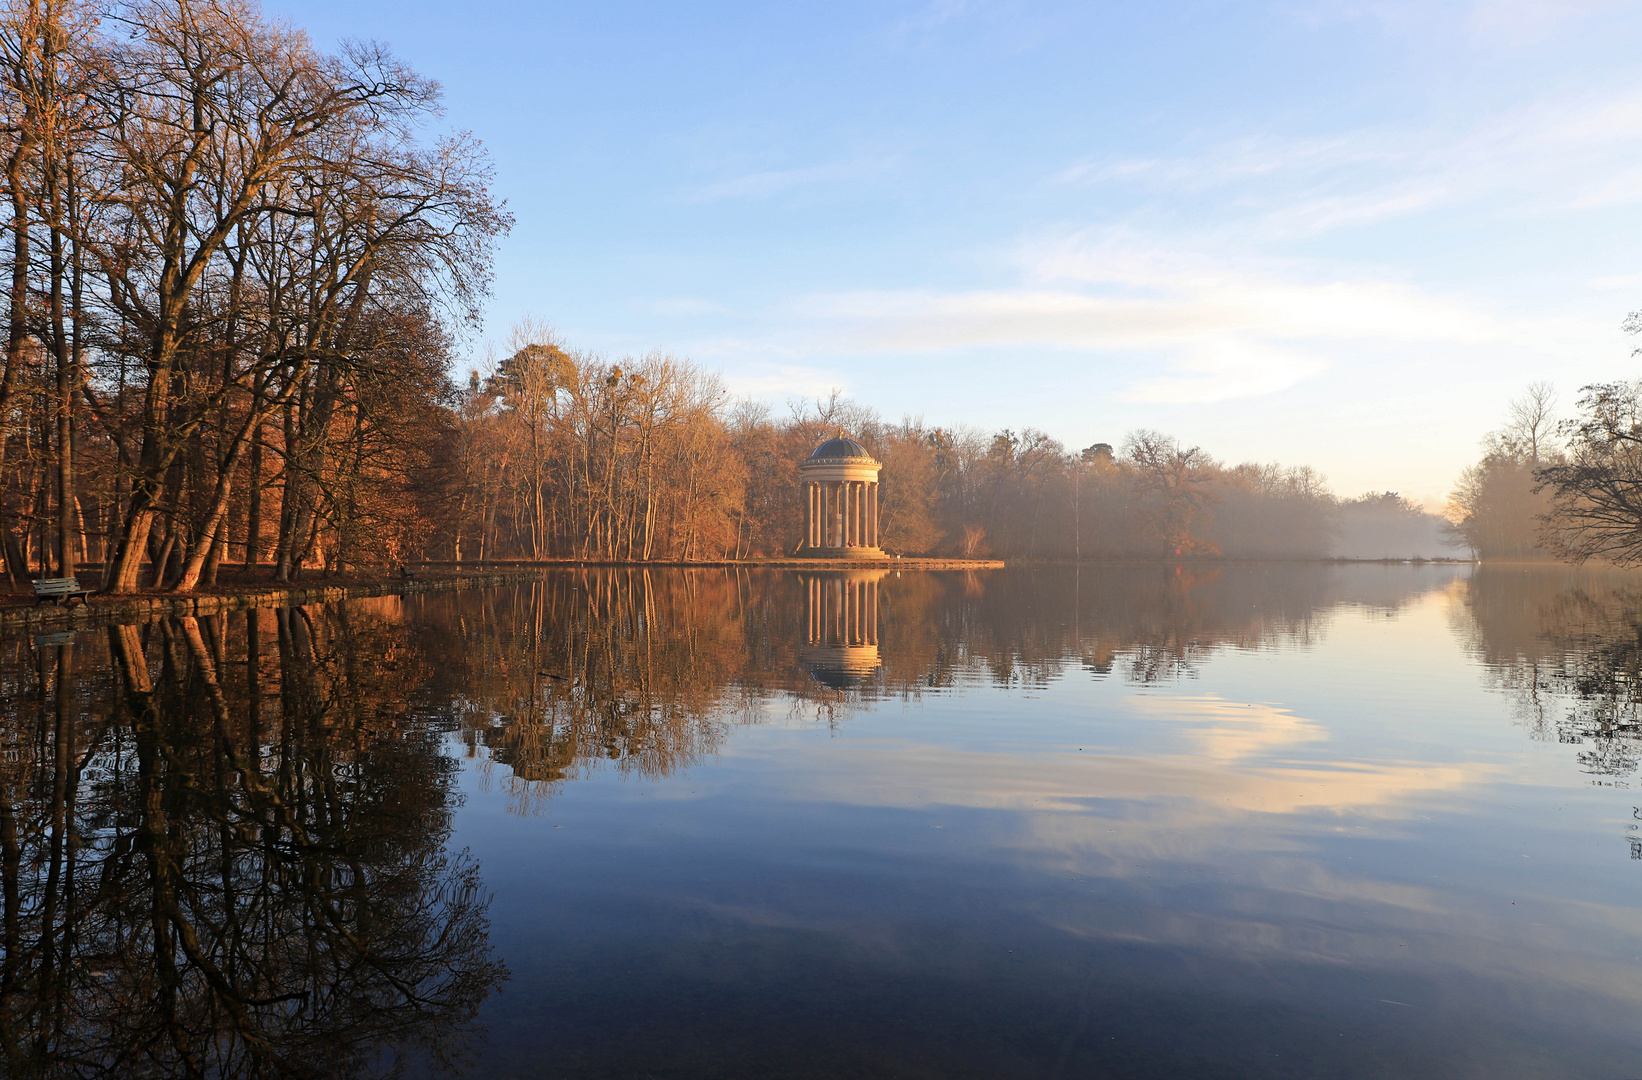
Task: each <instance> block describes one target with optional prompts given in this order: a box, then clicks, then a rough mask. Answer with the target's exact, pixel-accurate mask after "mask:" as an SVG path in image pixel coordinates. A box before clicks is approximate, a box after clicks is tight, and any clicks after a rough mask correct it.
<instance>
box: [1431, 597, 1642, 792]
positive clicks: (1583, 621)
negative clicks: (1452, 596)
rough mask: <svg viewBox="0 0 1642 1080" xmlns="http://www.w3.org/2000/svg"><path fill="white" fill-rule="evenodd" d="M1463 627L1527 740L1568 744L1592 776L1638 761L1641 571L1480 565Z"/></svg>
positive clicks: (1617, 776)
mask: <svg viewBox="0 0 1642 1080" xmlns="http://www.w3.org/2000/svg"><path fill="white" fill-rule="evenodd" d="M1464 598H1465V604H1464V608H1463V611H1464V616H1465V628H1466V630H1467V631H1468V632H1469V633H1470V635H1471V642H1472V650H1473V652H1474V654H1475V655H1476V656H1477V657H1478V659H1480V660H1481V661H1482V662H1483V663H1484V664H1485V665H1486V670H1487V672H1488V677H1489V679H1490V681H1491V683H1492V684H1493V685H1494V686H1495V687H1496V688H1497V689H1499V690H1502V691H1504V692H1505V693H1506V694H1507V695H1508V696H1509V698H1510V699H1511V700H1512V701H1513V703H1514V705H1515V709H1516V712H1517V715H1518V716H1519V718H1520V719H1521V721H1522V722H1523V723H1524V724H1525V725H1526V726H1527V727H1528V730H1529V734H1530V735H1531V736H1532V737H1534V738H1536V739H1543V740H1547V741H1552V742H1558V743H1565V744H1568V745H1570V746H1574V747H1577V750H1576V751H1575V753H1576V755H1577V758H1578V761H1579V764H1580V767H1581V768H1582V769H1583V770H1584V771H1586V772H1588V773H1590V774H1592V775H1593V776H1594V777H1596V778H1597V781H1598V782H1604V783H1613V782H1626V780H1625V778H1628V777H1631V776H1633V775H1634V774H1635V773H1636V772H1637V770H1638V768H1639V767H1642V576H1639V575H1637V574H1635V573H1627V572H1625V571H1619V570H1601V569H1583V570H1573V569H1567V568H1561V569H1550V568H1540V569H1532V570H1529V569H1523V568H1512V567H1489V566H1486V565H1485V566H1482V567H1480V568H1479V569H1478V570H1477V572H1476V574H1475V575H1474V576H1473V577H1472V578H1471V579H1470V580H1469V581H1468V582H1467V584H1466V588H1465V592H1464Z"/></svg>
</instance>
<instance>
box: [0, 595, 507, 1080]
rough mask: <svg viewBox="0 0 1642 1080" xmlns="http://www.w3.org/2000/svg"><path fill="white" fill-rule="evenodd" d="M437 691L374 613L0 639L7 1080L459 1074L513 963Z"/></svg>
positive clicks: (0, 1028) (1, 1016) (0, 970)
mask: <svg viewBox="0 0 1642 1080" xmlns="http://www.w3.org/2000/svg"><path fill="white" fill-rule="evenodd" d="M426 672H427V667H426V663H425V661H424V660H423V659H422V658H420V657H418V656H417V655H416V654H415V652H414V650H411V649H409V648H408V647H407V643H406V641H405V635H404V632H403V628H402V627H399V626H397V625H395V624H394V623H392V622H390V621H388V620H384V619H380V618H374V617H372V615H371V613H370V612H369V611H368V610H364V609H361V608H360V607H358V606H339V607H333V608H324V609H317V608H316V609H307V610H293V611H279V612H264V613H256V612H253V613H250V614H248V615H245V616H236V617H234V619H232V620H229V619H227V618H202V619H199V620H195V619H192V618H185V619H180V620H165V621H159V622H155V623H151V624H149V625H146V626H142V627H136V626H119V627H114V628H111V629H109V630H107V631H106V632H98V633H87V634H82V635H80V636H79V637H78V639H77V640H75V641H74V642H73V643H70V642H68V641H63V642H61V643H58V644H41V645H38V646H36V645H34V644H33V643H31V642H28V641H26V640H25V641H13V642H9V643H6V644H5V652H4V656H3V662H0V679H3V684H4V693H5V695H6V698H7V701H8V704H9V708H8V712H7V718H6V722H5V723H4V725H3V726H0V854H3V859H0V880H3V886H4V888H3V893H4V895H3V904H4V920H3V946H4V959H3V962H0V1054H3V1060H4V1063H5V1068H4V1071H5V1073H6V1075H9V1076H17V1077H54V1076H76V1077H95V1076H109V1077H115V1076H118V1077H127V1076H156V1077H160V1076H164V1077H171V1076H222V1077H227V1076H267V1077H286V1076H293V1077H295V1076H348V1077H352V1076H369V1075H379V1074H382V1075H386V1074H390V1073H392V1072H394V1071H396V1070H397V1069H398V1068H399V1067H400V1066H401V1065H402V1064H403V1063H404V1062H406V1061H408V1060H411V1059H413V1058H414V1059H417V1060H421V1061H424V1062H427V1063H430V1064H432V1065H435V1066H438V1065H451V1064H457V1063H460V1061H461V1060H462V1059H463V1057H464V1055H465V1054H466V1053H467V1052H468V1049H469V1048H470V1047H469V1042H468V1040H467V1038H466V1037H465V1036H469V1035H471V1034H472V1029H471V1021H472V1019H473V1017H474V1015H475V1013H476V1010H477V1008H478V1005H479V1003H480V1001H481V1000H483V999H484V997H485V996H486V995H487V994H488V993H489V992H490V991H491V990H492V989H493V988H494V987H495V986H496V985H497V984H498V983H499V982H500V981H501V979H502V978H503V977H504V975H505V971H504V969H503V967H502V966H501V964H500V962H499V961H497V960H496V958H495V957H494V956H493V955H492V953H491V950H490V946H489V942H488V924H487V916H486V906H487V903H488V898H487V895H486V893H485V892H484V888H483V883H482V881H481V879H480V877H479V870H478V867H477V866H476V865H475V864H474V863H473V862H472V861H471V860H469V859H468V858H467V857H466V856H465V855H463V854H460V853H454V852H452V851H450V850H448V848H447V846H446V839H447V837H448V835H449V832H450V827H451V815H452V812H453V809H454V805H455V797H456V796H455V790H454V786H453V781H454V763H453V762H452V761H451V760H450V759H449V758H448V756H446V755H445V754H444V753H443V752H442V750H441V740H442V733H441V732H440V731H439V730H438V729H437V725H432V724H429V723H426V722H424V721H422V720H419V719H418V718H416V717H415V716H414V715H413V713H412V712H411V710H410V700H409V697H408V691H409V690H410V688H411V687H412V686H414V685H415V683H416V682H418V681H420V680H421V679H423V678H425V677H426Z"/></svg>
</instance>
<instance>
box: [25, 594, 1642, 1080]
mask: <svg viewBox="0 0 1642 1080" xmlns="http://www.w3.org/2000/svg"><path fill="white" fill-rule="evenodd" d="M69 642H70V639H69V636H68V635H46V636H41V637H38V638H34V639H29V638H20V639H10V640H6V641H3V642H0V678H3V686H0V689H3V691H4V694H5V698H6V724H5V728H4V732H3V738H4V744H3V746H0V776H3V782H4V785H5V788H4V791H3V792H0V803H3V804H4V805H3V807H0V809H4V816H3V819H0V855H3V859H0V862H3V866H0V869H3V877H4V896H3V901H4V907H5V911H4V916H5V917H4V924H3V926H0V935H3V942H0V944H3V947H4V963H3V969H0V1040H3V1046H0V1050H3V1053H4V1061H5V1065H4V1068H5V1071H6V1074H7V1075H13V1076H20V1077H21V1076H36V1075H39V1076H64V1077H67V1076H88V1077H90V1076H126V1075H134V1076H145V1075H152V1076H182V1075H189V1074H194V1075H204V1076H228V1075H233V1076H240V1075H244V1076H270V1077H272V1076H332V1075H358V1076H375V1075H380V1074H385V1073H389V1072H391V1071H392V1070H394V1069H395V1068H400V1067H403V1068H406V1069H408V1070H410V1071H411V1072H412V1073H427V1072H434V1073H437V1072H441V1071H446V1070H448V1069H450V1068H463V1069H466V1070H467V1071H468V1072H470V1073H471V1074H473V1075H482V1076H495V1077H535V1076H555V1077H556V1076H566V1077H646V1076H649V1077H657V1078H662V1077H677V1078H684V1077H1045V1078H1048V1077H1288V1076H1293V1077H1427V1076H1429V1077H1445V1078H1447V1077H1490V1078H1495V1077H1557V1078H1564V1077H1604V1078H1623V1077H1639V1076H1642V1024H1639V1022H1638V1018H1639V1016H1642V791H1638V790H1637V785H1638V783H1639V781H1642V728H1639V726H1638V724H1639V715H1638V694H1639V691H1638V681H1637V680H1638V679H1639V678H1642V576H1627V575H1621V574H1613V573H1600V572H1592V571H1584V572H1575V571H1571V570H1545V569H1542V570H1533V571H1524V570H1521V569H1506V568H1498V569H1495V568H1483V569H1477V570H1472V569H1471V568H1469V567H1385V566H1356V567H1329V566H1320V565H1290V566H1284V565H1263V566H1238V567H1227V568H1223V569H1219V570H1204V569H1180V570H1176V569H1173V568H1135V567H1121V568H1084V569H1082V570H1081V571H1074V570H1070V569H1066V570H1059V569H1057V570H1045V571H1014V570H1012V571H1007V572H993V573H990V574H984V575H965V574H956V573H954V574H910V573H908V574H900V575H896V574H893V573H891V574H888V575H885V574H879V573H858V574H855V575H800V574H797V573H779V572H773V571H772V572H760V573H736V572H733V571H718V570H714V571H659V572H658V571H649V572H625V571H604V572H595V571H587V572H565V573H560V574H553V575H549V576H547V577H545V578H543V579H541V580H538V581H521V582H520V583H518V584H516V585H511V586H508V587H504V588H498V589H490V590H475V591H471V592H463V593H429V594H418V595H415V596H410V597H405V598H399V597H389V598H378V599H372V600H360V601H352V602H348V603H344V604H337V605H322V606H312V607H308V608H302V609H292V610H285V611H271V610H270V611H263V612H257V613H251V614H248V615H247V614H236V615H231V616H223V617H215V618H201V619H199V620H197V621H196V620H172V621H163V622H156V623H152V624H147V625H142V626H132V627H120V628H114V629H111V630H98V631H91V632H83V633H81V634H79V635H77V636H73V638H72V643H69Z"/></svg>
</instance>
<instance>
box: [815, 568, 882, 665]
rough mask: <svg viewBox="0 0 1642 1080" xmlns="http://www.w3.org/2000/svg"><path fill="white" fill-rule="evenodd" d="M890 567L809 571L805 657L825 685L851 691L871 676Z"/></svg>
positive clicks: (876, 658)
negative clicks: (881, 586) (881, 589)
mask: <svg viewBox="0 0 1642 1080" xmlns="http://www.w3.org/2000/svg"><path fill="white" fill-rule="evenodd" d="M887 573H888V571H887V570H845V571H840V572H835V573H826V574H804V575H802V580H803V582H804V647H803V649H802V650H800V652H799V661H800V662H801V663H802V664H803V665H804V666H805V667H806V668H808V669H809V673H810V675H811V676H812V677H813V678H814V679H815V680H816V681H817V682H819V683H821V684H822V685H823V686H830V687H832V688H833V689H836V690H847V689H850V688H853V687H856V686H860V685H861V684H862V683H863V682H865V681H866V680H868V679H870V678H871V677H872V676H873V675H874V674H875V673H876V672H877V671H878V668H879V667H880V666H881V664H882V660H881V659H880V657H879V655H878V583H879V582H880V581H881V580H883V578H884V576H885V575H886V574H887Z"/></svg>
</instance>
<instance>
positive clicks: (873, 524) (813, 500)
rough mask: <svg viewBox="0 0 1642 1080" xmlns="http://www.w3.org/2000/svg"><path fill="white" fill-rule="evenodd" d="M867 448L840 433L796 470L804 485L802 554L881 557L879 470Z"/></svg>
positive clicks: (816, 556)
mask: <svg viewBox="0 0 1642 1080" xmlns="http://www.w3.org/2000/svg"><path fill="white" fill-rule="evenodd" d="M881 468H883V465H882V464H881V463H880V462H878V461H876V460H874V459H873V456H872V455H871V454H869V453H867V448H866V447H864V446H862V445H861V444H860V443H858V442H856V441H855V440H854V439H850V438H846V437H845V435H844V433H843V432H842V431H840V432H839V433H838V437H837V438H836V439H828V440H827V441H826V442H824V443H822V444H821V445H820V446H817V447H816V448H815V451H814V452H813V453H811V454H810V456H809V457H807V458H805V459H804V460H803V461H802V462H800V463H799V466H798V474H799V476H800V477H801V478H802V479H803V482H804V545H803V550H804V554H806V555H809V556H811V557H813V558H817V559H882V558H884V553H883V551H881V550H879V547H878V470H879V469H881Z"/></svg>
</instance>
